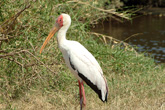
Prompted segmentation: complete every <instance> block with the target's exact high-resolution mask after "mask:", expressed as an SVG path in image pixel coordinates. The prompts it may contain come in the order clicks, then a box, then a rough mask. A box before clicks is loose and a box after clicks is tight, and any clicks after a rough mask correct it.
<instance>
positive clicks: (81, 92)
mask: <svg viewBox="0 0 165 110" xmlns="http://www.w3.org/2000/svg"><path fill="white" fill-rule="evenodd" d="M78 84H79V94H80V100H81V97H82V92H81V82H80V81H79V80H78Z"/></svg>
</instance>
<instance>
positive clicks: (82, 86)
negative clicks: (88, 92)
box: [81, 81, 86, 107]
mask: <svg viewBox="0 0 165 110" xmlns="http://www.w3.org/2000/svg"><path fill="white" fill-rule="evenodd" d="M81 88H82V95H83V104H84V107H85V106H86V97H85V90H84V85H83V81H82V82H81Z"/></svg>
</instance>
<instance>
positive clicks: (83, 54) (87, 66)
mask: <svg viewBox="0 0 165 110" xmlns="http://www.w3.org/2000/svg"><path fill="white" fill-rule="evenodd" d="M70 25H71V18H70V16H69V15H68V14H61V15H60V16H59V17H58V18H57V20H56V22H55V26H54V27H53V29H52V30H51V31H50V33H49V35H48V37H47V38H46V40H45V42H44V43H43V45H42V47H41V50H40V53H41V52H42V50H43V49H44V47H45V46H46V44H47V43H48V41H49V40H50V39H51V37H53V36H54V34H55V33H56V32H57V31H58V34H57V41H58V45H59V49H60V50H61V52H62V54H63V57H64V59H65V63H66V65H67V66H68V67H69V69H70V70H71V72H72V73H73V75H74V76H75V77H76V78H77V79H78V83H79V94H80V107H81V108H80V109H82V104H83V105H84V106H85V105H86V98H85V91H84V86H83V82H85V83H86V84H87V85H88V86H90V87H91V88H92V89H93V90H94V91H95V92H96V93H97V94H98V96H99V98H100V99H101V100H102V101H103V102H105V101H107V96H108V85H107V81H106V79H105V77H104V76H103V71H102V69H101V67H100V65H99V63H98V62H97V61H96V59H95V57H94V56H93V55H92V54H91V53H90V52H89V51H88V50H87V49H86V48H85V47H84V46H83V45H81V44H80V43H79V42H77V41H72V40H67V39H66V32H67V30H68V28H69V27H70Z"/></svg>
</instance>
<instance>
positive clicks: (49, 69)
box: [22, 50, 57, 74]
mask: <svg viewBox="0 0 165 110" xmlns="http://www.w3.org/2000/svg"><path fill="white" fill-rule="evenodd" d="M22 51H23V52H26V53H28V54H30V55H31V56H33V57H34V58H35V59H36V60H37V61H39V62H40V63H41V64H43V65H44V66H45V67H46V68H47V69H48V70H49V71H51V72H52V73H54V74H57V73H55V72H54V71H52V70H51V69H50V68H49V67H48V66H47V65H45V64H44V63H43V62H42V61H41V60H39V59H38V58H37V57H36V56H35V55H33V54H32V53H31V52H29V51H28V50H22Z"/></svg>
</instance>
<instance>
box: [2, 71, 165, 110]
mask: <svg viewBox="0 0 165 110" xmlns="http://www.w3.org/2000/svg"><path fill="white" fill-rule="evenodd" d="M164 72H165V69H164V71H162V72H160V73H159V74H157V76H158V81H157V82H159V83H160V84H159V85H157V86H156V87H152V88H150V89H146V90H140V91H138V92H135V91H133V89H132V88H131V87H130V85H131V86H137V85H136V84H134V83H128V85H126V83H125V86H126V89H122V84H121V85H120V86H119V88H118V89H113V88H114V87H111V86H110V85H109V89H110V92H109V96H108V102H107V103H102V102H101V101H100V99H99V98H98V96H97V95H96V94H95V93H94V92H93V91H92V90H91V89H89V87H87V86H86V87H85V88H86V90H85V91H86V97H87V110H164V109H165V94H164V92H165V88H164V84H163V83H161V81H162V79H161V77H162V75H163V73H164ZM110 77H114V76H112V75H110V76H109V77H108V78H107V79H109V78H110ZM119 79H120V78H119ZM123 80H125V79H123ZM109 83H112V82H109ZM153 83H154V82H153ZM117 85H118V84H117ZM145 85H146V84H144V85H142V86H141V87H143V86H145ZM114 86H116V85H114ZM148 86H149V85H148ZM146 88H147V85H146ZM121 89H122V91H119V90H121ZM136 89H140V87H138V86H137V87H136ZM126 91H127V92H126ZM153 92H154V93H155V94H153ZM124 93H125V94H124ZM150 93H152V95H149V94H150ZM78 96H79V95H78V84H77V82H76V81H73V82H72V83H71V84H70V85H69V86H67V87H66V89H65V90H59V89H58V88H57V90H56V91H45V92H43V91H42V90H41V89H38V90H36V89H34V90H29V91H27V92H26V93H25V95H24V96H22V97H21V98H19V99H16V100H13V101H12V102H11V108H12V109H15V110H79V109H80V106H79V97H78ZM2 106H3V107H2ZM0 108H1V109H2V108H5V104H1V105H0Z"/></svg>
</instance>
